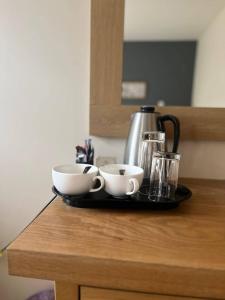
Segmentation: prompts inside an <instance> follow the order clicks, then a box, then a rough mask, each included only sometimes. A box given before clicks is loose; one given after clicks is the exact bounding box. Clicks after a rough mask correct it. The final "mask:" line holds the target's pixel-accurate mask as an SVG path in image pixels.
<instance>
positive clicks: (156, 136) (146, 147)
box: [138, 131, 165, 178]
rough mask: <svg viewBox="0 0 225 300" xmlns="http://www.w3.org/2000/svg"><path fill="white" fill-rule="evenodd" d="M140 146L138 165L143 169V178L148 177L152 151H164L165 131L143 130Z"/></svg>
mask: <svg viewBox="0 0 225 300" xmlns="http://www.w3.org/2000/svg"><path fill="white" fill-rule="evenodd" d="M140 147H141V149H140V151H139V157H138V166H139V167H141V168H142V169H144V178H149V177H150V173H151V165H152V156H153V153H154V152H157V151H165V132H162V131H148V132H144V133H143V134H142V143H141V145H140Z"/></svg>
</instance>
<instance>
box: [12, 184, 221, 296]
mask: <svg viewBox="0 0 225 300" xmlns="http://www.w3.org/2000/svg"><path fill="white" fill-rule="evenodd" d="M181 183H183V184H185V185H187V186H188V187H189V188H190V189H191V190H192V192H193V196H192V198H191V199H189V200H187V201H184V202H183V203H182V204H181V205H180V206H179V207H178V208H176V209H174V210H167V211H144V210H142V211H134V210H109V209H104V210H101V209H79V208H75V207H69V206H67V205H66V204H65V203H64V202H63V201H62V199H61V198H56V199H55V200H54V201H53V202H52V203H51V204H50V205H49V206H48V207H47V208H46V209H45V210H44V211H43V212H42V213H41V214H40V215H39V216H38V217H37V218H36V219H35V220H34V222H33V223H32V224H31V225H29V226H28V227H27V228H26V229H25V230H24V231H23V233H22V234H21V235H20V236H19V237H18V238H17V239H16V240H15V241H14V242H13V243H12V245H11V246H10V247H9V249H8V263H9V273H10V274H11V275H17V276H23V277H33V278H41V279H49V280H54V281H56V294H57V300H78V299H82V300H128V299H129V300H134V299H137V300H159V299H165V300H172V299H174V300H180V299H183V297H184V300H187V299H195V298H201V299H225V189H224V181H216V180H203V179H201V180H200V179H185V180H182V181H181ZM85 286H87V287H88V288H86V287H85ZM91 287H96V288H91ZM169 295H170V296H169Z"/></svg>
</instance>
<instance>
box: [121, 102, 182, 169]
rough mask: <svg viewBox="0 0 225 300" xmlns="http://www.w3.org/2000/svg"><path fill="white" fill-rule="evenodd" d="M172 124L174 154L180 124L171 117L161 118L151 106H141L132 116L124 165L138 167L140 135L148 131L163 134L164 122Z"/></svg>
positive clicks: (177, 142) (164, 116)
mask: <svg viewBox="0 0 225 300" xmlns="http://www.w3.org/2000/svg"><path fill="white" fill-rule="evenodd" d="M166 121H170V122H172V124H173V147H172V152H174V153H176V152H177V148H178V144H179V138H180V122H179V120H178V119H177V118H176V117H175V116H173V115H163V116H161V115H160V113H159V112H156V111H155V107H153V106H141V108H140V111H139V112H136V113H134V114H132V116H131V124H130V130H129V133H128V138H127V143H126V147H125V152H124V163H125V164H129V165H136V166H137V165H138V157H139V151H140V148H141V147H140V146H141V143H142V134H143V133H144V132H148V131H162V132H165V122H166Z"/></svg>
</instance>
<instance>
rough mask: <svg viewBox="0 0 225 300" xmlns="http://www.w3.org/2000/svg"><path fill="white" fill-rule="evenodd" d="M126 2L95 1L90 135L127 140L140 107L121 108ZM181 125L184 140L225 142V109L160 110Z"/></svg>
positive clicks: (172, 107)
mask: <svg viewBox="0 0 225 300" xmlns="http://www.w3.org/2000/svg"><path fill="white" fill-rule="evenodd" d="M124 2H125V1H124V0H107V1H106V0H91V78H90V80H91V81H90V134H91V135H96V136H104V137H117V138H124V137H126V136H127V133H128V128H129V122H130V115H131V114H132V113H133V112H135V111H137V110H138V106H124V105H122V104H121V82H122V55H123V28H124ZM157 110H158V111H159V112H160V113H162V114H168V113H169V114H174V115H176V116H177V117H178V118H179V119H180V121H181V138H182V139H188V140H213V141H225V108H200V107H182V106H181V107H174V106H170V107H169V106H167V107H163V108H159V109H158V108H157Z"/></svg>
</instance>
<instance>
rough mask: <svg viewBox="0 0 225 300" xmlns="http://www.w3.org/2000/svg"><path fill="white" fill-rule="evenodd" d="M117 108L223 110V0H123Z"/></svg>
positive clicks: (224, 50)
mask: <svg viewBox="0 0 225 300" xmlns="http://www.w3.org/2000/svg"><path fill="white" fill-rule="evenodd" d="M122 104H124V105H143V104H145V105H146V104H148V105H158V106H167V105H169V106H171V105H175V106H198V107H199V106H200V107H225V0H126V1H125V25H124V48H123V79H122Z"/></svg>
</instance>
